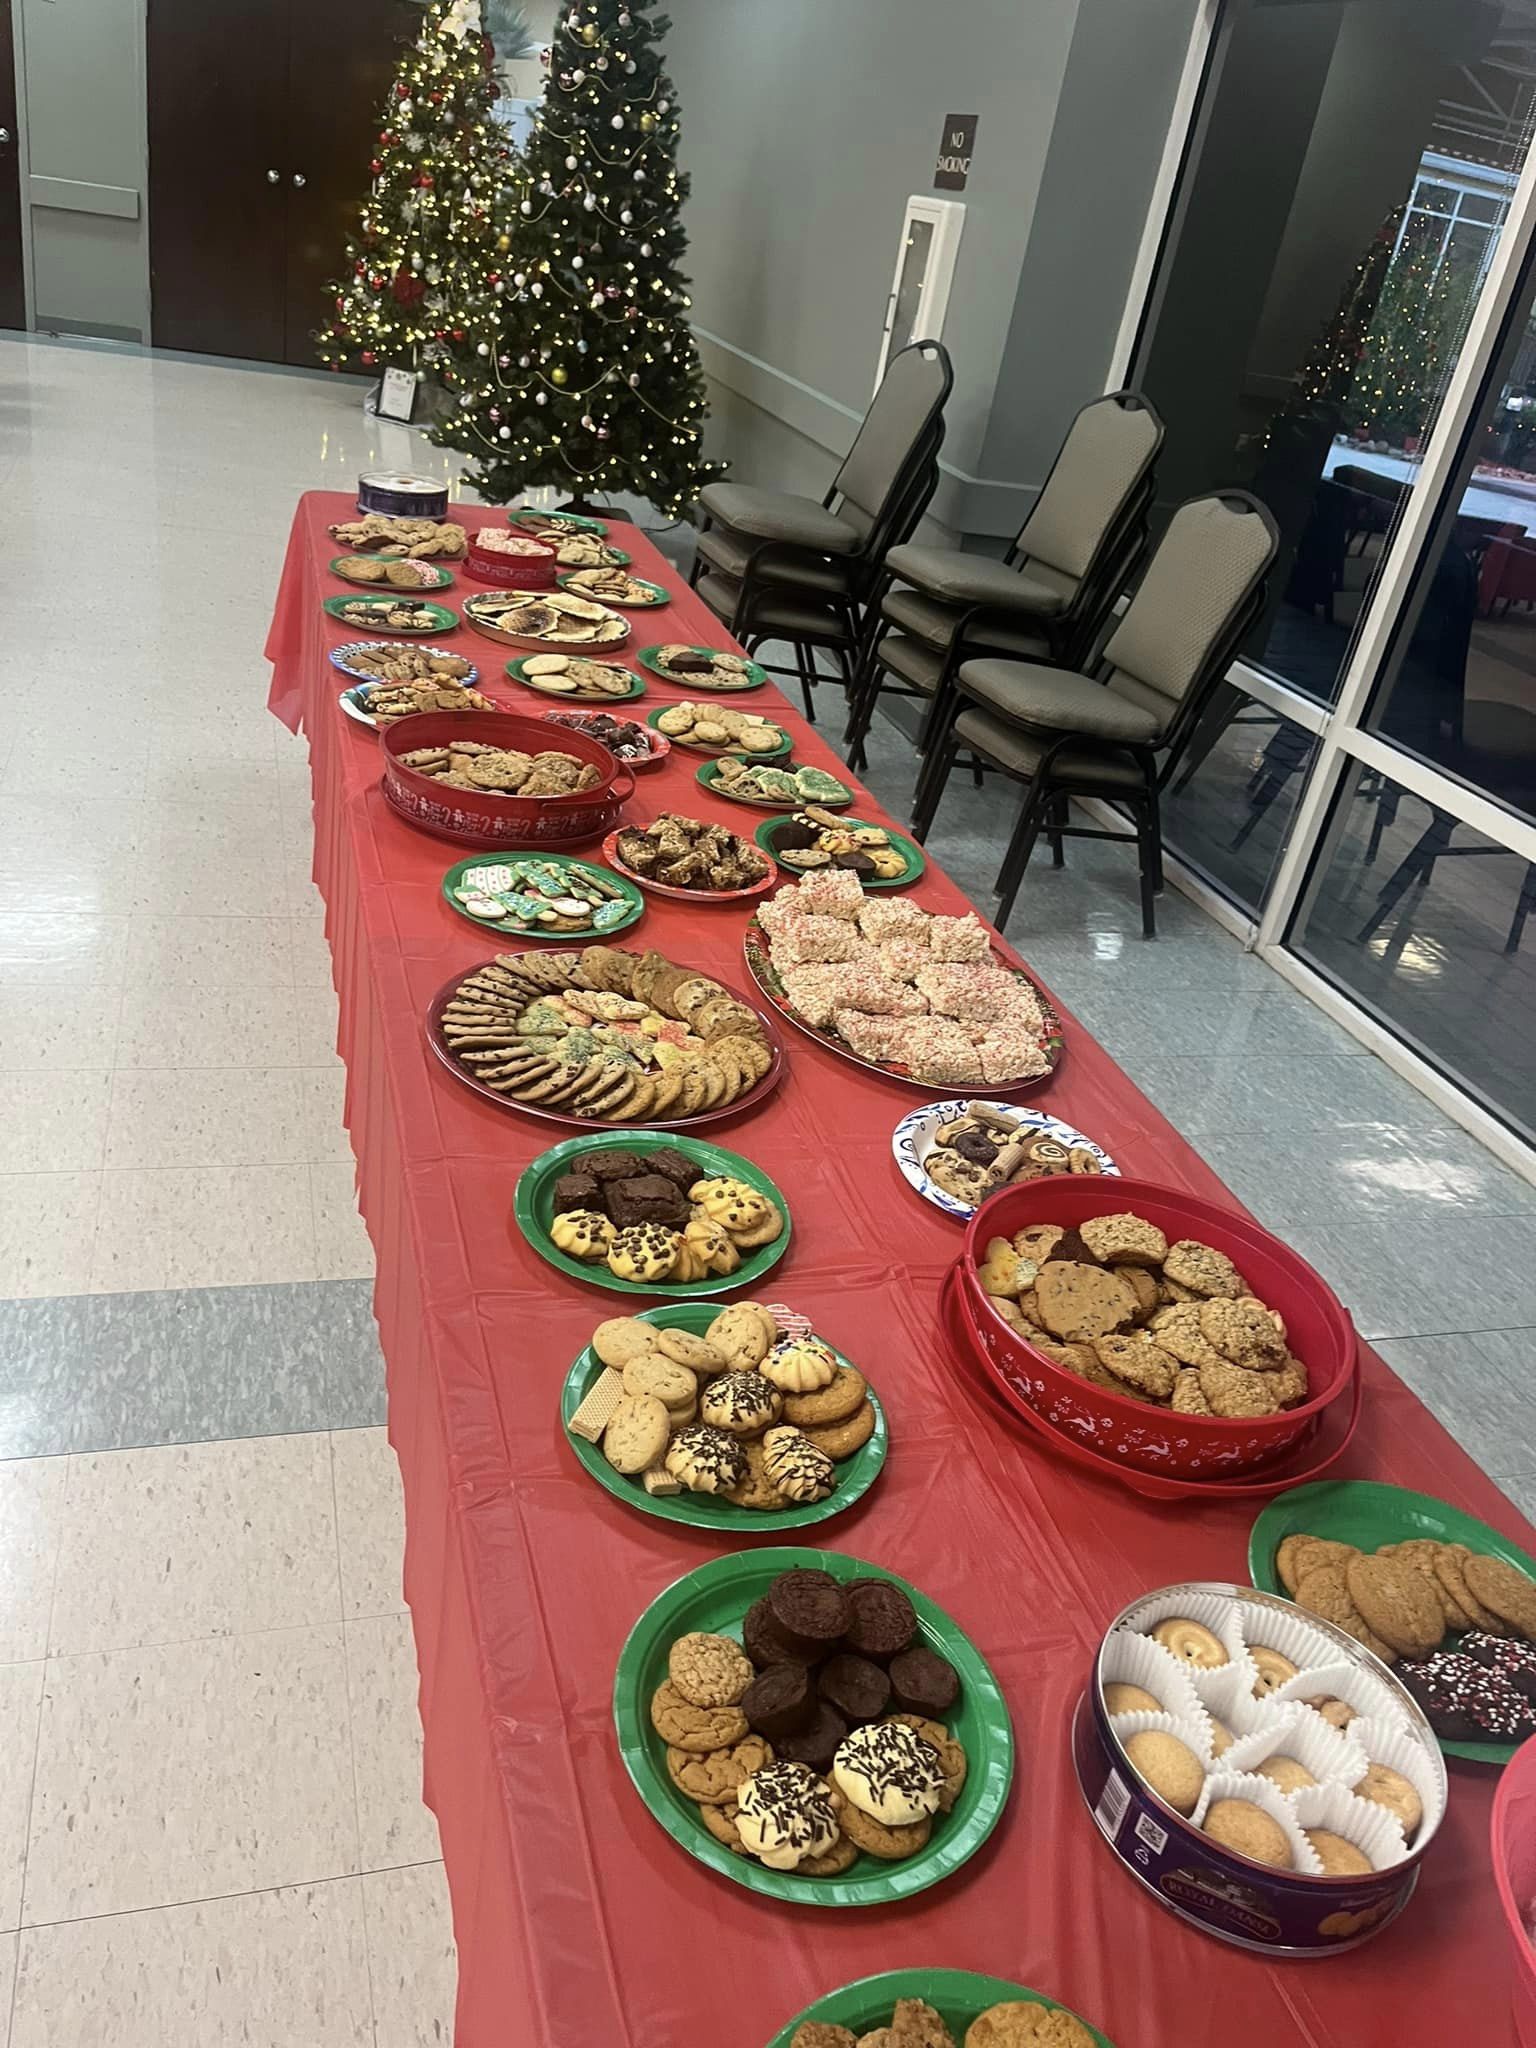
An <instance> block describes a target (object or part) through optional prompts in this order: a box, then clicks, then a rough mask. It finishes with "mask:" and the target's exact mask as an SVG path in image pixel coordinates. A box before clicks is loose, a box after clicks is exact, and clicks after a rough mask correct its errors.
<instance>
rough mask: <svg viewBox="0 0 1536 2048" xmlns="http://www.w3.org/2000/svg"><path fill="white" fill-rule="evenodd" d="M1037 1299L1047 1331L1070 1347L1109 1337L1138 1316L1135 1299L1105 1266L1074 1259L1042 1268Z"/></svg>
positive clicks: (1038, 1278) (1053, 1262)
mask: <svg viewBox="0 0 1536 2048" xmlns="http://www.w3.org/2000/svg"><path fill="white" fill-rule="evenodd" d="M1035 1299H1036V1300H1037V1302H1038V1303H1039V1305H1040V1320H1041V1322H1042V1323H1043V1324H1044V1325H1045V1327H1046V1329H1048V1330H1049V1331H1050V1333H1051V1335H1052V1336H1053V1337H1059V1338H1062V1339H1063V1340H1064V1341H1065V1342H1067V1343H1070V1344H1087V1343H1091V1342H1092V1341H1093V1339H1094V1338H1095V1337H1105V1336H1108V1334H1109V1333H1110V1331H1111V1330H1118V1329H1120V1328H1121V1327H1122V1325H1124V1324H1126V1323H1128V1322H1129V1321H1130V1319H1131V1317H1132V1316H1133V1315H1134V1314H1135V1313H1136V1297H1135V1295H1134V1294H1132V1292H1131V1290H1130V1288H1129V1287H1127V1286H1126V1284H1125V1282H1124V1281H1123V1280H1117V1279H1116V1278H1115V1276H1114V1274H1113V1273H1108V1272H1106V1271H1105V1270H1104V1268H1103V1267H1102V1266H1083V1265H1079V1264H1078V1263H1077V1262H1076V1261H1074V1260H1071V1259H1054V1260H1052V1261H1051V1262H1050V1263H1049V1264H1047V1265H1044V1266H1042V1267H1041V1268H1040V1271H1039V1274H1038V1275H1037V1276H1036V1279H1035Z"/></svg>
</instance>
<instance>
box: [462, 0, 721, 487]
mask: <svg viewBox="0 0 1536 2048" xmlns="http://www.w3.org/2000/svg"><path fill="white" fill-rule="evenodd" d="M668 26H669V24H668V22H667V21H666V20H665V19H664V18H663V17H660V16H656V15H653V14H652V12H651V4H650V0H569V4H567V5H565V6H564V7H563V10H562V12H561V14H560V15H559V17H558V18H557V20H556V23H555V34H554V41H553V44H552V46H551V48H550V51H549V76H548V78H547V79H546V81H545V86H544V97H543V99H542V101H541V102H540V107H539V113H538V116H537V119H536V121H535V125H534V130H533V133H532V135H531V136H530V137H529V140H528V145H527V149H526V151H525V153H524V155H523V157H522V159H521V160H520V162H519V163H518V165H517V167H516V171H515V174H514V187H513V190H512V193H511V197H510V203H509V205H508V206H507V208H506V211H505V215H504V217H503V219H502V222H501V232H500V234H499V237H498V240H497V243H496V249H497V252H498V253H497V259H496V263H495V264H494V265H493V266H492V267H491V268H489V269H487V270H486V271H484V272H483V273H482V274H481V276H480V277H479V278H478V279H476V280H472V293H471V298H470V301H469V303H468V304H467V305H466V306H465V308H464V309H463V313H464V316H463V318H462V319H461V320H459V321H458V322H457V323H456V324H457V325H458V326H460V327H461V328H462V329H463V330H464V332H465V336H466V339H465V341H464V342H463V344H462V345H460V344H457V343H456V344H455V347H454V349H453V357H452V361H451V362H450V363H449V364H447V365H446V366H445V367H444V370H443V372H442V375H443V381H444V383H445V385H446V386H447V387H448V389H449V391H450V392H451V393H452V395H453V398H454V400H455V402H454V403H453V404H452V405H450V407H449V409H448V412H447V416H446V417H445V418H443V419H442V420H441V421H440V422H439V424H438V425H437V426H436V427H435V428H433V430H432V436H431V438H432V439H433V440H434V441H435V442H437V443H438V445H439V446H441V447H449V448H457V449H459V450H461V451H462V452H463V453H464V454H465V455H467V456H469V457H470V459H471V462H472V464H473V467H472V469H471V471H470V481H471V482H472V483H473V484H474V487H475V489H476V490H477V491H478V492H479V493H480V495H481V496H482V497H484V498H486V499H487V500H489V501H490V502H491V503H493V504H505V503H506V502H508V501H509V500H510V499H512V498H514V497H516V496H517V495H518V494H519V493H520V492H523V491H527V490H530V489H533V488H535V487H537V486H540V485H554V486H556V487H557V488H559V489H560V490H562V491H564V492H566V493H568V494H570V495H571V496H572V497H573V498H574V500H575V502H576V504H577V506H578V507H579V506H581V505H584V504H586V503H588V502H589V500H590V499H591V497H592V495H593V494H595V493H606V492H612V491H629V492H633V493H634V494H635V495H636V496H637V497H641V498H645V499H647V500H648V501H649V502H650V503H651V504H653V505H655V506H656V507H657V508H658V509H659V510H660V511H662V512H666V513H671V514H673V515H676V514H678V513H681V512H683V511H685V510H686V509H687V507H688V506H689V505H690V504H691V503H692V501H693V499H694V498H695V497H696V496H697V495H698V492H699V490H700V489H701V488H702V487H703V485H704V484H706V483H707V482H708V481H709V480H710V478H711V477H713V476H716V475H718V474H719V473H720V465H719V464H712V463H706V462H704V461H703V459H702V457H701V453H700V439H701V436H702V433H703V428H704V421H705V416H706V406H705V397H704V376H703V372H702V370H701V369H700V367H699V359H698V354H697V351H696V350H695V348H694V345H693V338H692V335H691V333H690V331H689V326H688V318H687V314H688V307H689V305H690V304H691V301H690V299H689V297H688V291H687V280H686V279H685V278H684V277H683V275H682V272H681V270H680V269H679V265H680V263H681V261H682V256H683V250H684V246H685V241H684V235H683V230H682V225H681V214H682V208H683V203H684V201H685V200H686V198H687V196H688V180H687V178H686V177H684V176H683V175H682V174H681V173H680V172H679V170H678V168H677V136H678V119H677V98H676V94H675V93H674V91H673V88H672V84H671V82H670V80H669V79H668V77H667V74H666V72H665V71H664V70H663V68H662V63H661V54H660V44H661V40H662V38H663V37H664V35H665V34H666V31H667V28H668Z"/></svg>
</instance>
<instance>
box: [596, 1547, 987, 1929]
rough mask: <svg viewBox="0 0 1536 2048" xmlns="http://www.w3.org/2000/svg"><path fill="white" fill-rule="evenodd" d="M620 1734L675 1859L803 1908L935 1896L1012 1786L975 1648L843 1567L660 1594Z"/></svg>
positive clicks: (867, 1573)
mask: <svg viewBox="0 0 1536 2048" xmlns="http://www.w3.org/2000/svg"><path fill="white" fill-rule="evenodd" d="M855 1582H862V1586H861V1587H860V1589H859V1590H858V1591H854V1590H853V1588H854V1585H855ZM877 1588H878V1589H879V1590H876V1589H877ZM685 1637H686V1638H690V1639H691V1640H690V1641H689V1642H688V1644H687V1645H686V1646H683V1645H682V1644H681V1643H680V1639H682V1638H685ZM701 1637H702V1638H705V1639H707V1646H705V1645H701V1644H700V1642H699V1639H700V1638H701ZM721 1638H723V1639H724V1647H723V1648H721V1647H717V1646H718V1644H719V1641H720V1639H721ZM743 1645H744V1646H745V1649H746V1654H745V1655H742V1654H741V1647H742V1646H743ZM870 1665H873V1666H874V1667H875V1669H874V1671H873V1672H871V1671H870V1670H869V1669H867V1668H866V1667H868V1666H870ZM701 1667H702V1668H701ZM764 1680H771V1682H770V1683H764ZM801 1680H806V1681H807V1682H805V1683H801ZM701 1697H702V1698H704V1699H707V1700H710V1701H718V1702H720V1704H719V1705H714V1706H705V1707H702V1708H701V1707H699V1706H697V1705H696V1704H695V1703H694V1702H695V1700H696V1699H698V1698H701ZM893 1710H894V1712H893ZM895 1714H903V1715H905V1716H906V1717H907V1718H906V1719H905V1720H904V1721H900V1722H897V1723H896V1725H897V1726H898V1727H899V1728H900V1729H901V1731H902V1732H901V1733H900V1734H893V1733H890V1732H888V1731H889V1729H890V1726H891V1723H892V1721H893V1719H894V1716H895ZM614 1724H615V1728H616V1730H617V1734H618V1741H619V1748H620V1752H621V1754H622V1756H623V1759H624V1765H625V1768H626V1769H627V1771H628V1772H629V1775H630V1778H631V1780H632V1781H633V1783H634V1786H635V1789H636V1791H637V1792H638V1793H639V1795H640V1797H641V1799H642V1800H643V1801H644V1802H645V1805H646V1807H647V1808H648V1809H649V1811H650V1813H651V1815H652V1816H653V1818H654V1819H655V1820H656V1821H657V1822H658V1823H659V1824H660V1825H661V1826H662V1827H663V1828H664V1829H665V1830H666V1832H667V1833H668V1834H669V1835H671V1836H672V1838H673V1839H674V1841H676V1842H678V1843H679V1844H680V1845H681V1846H682V1847H683V1848H684V1849H686V1850H687V1852H688V1853H689V1855H691V1856H694V1857H696V1858H697V1859H698V1860H699V1861H700V1862H702V1863H705V1864H708V1865H709V1866H710V1867H711V1868H712V1869H714V1870H716V1871H718V1872H720V1873H721V1874H722V1875H723V1876H725V1877H728V1878H730V1879H732V1880H733V1881H734V1882H735V1883H737V1884H740V1885H744V1886H746V1887H747V1888H748V1889H749V1890H752V1891H756V1892H761V1893H764V1894H766V1895H767V1896H769V1897H770V1898H776V1899H784V1900H789V1901H792V1902H794V1903H796V1904H800V1905H809V1906H866V1905H883V1904H887V1903H889V1902H890V1901H892V1900H895V1899H902V1898H910V1897H912V1896H913V1895H914V1894H916V1893H918V1892H921V1891H926V1890H927V1889H928V1887H929V1886H930V1885H934V1884H938V1883H939V1882H941V1881H942V1880H943V1879H944V1878H946V1877H948V1876H950V1875H951V1874H952V1873H953V1872H954V1871H956V1870H958V1869H959V1868H960V1867H961V1866H962V1865H963V1864H964V1863H966V1862H967V1861H968V1860H969V1858H970V1857H972V1856H973V1855H975V1853H976V1851H977V1850H978V1849H979V1848H980V1847H981V1845H982V1843H983V1842H984V1841H985V1840H986V1839H987V1837H988V1836H989V1835H990V1834H991V1832H992V1830H993V1829H994V1828H995V1827H996V1825H997V1823H998V1820H999V1819H1000V1817H1001V1815H1002V1810H1003V1806H1004V1804H1005V1803H1006V1800H1007V1797H1008V1791H1009V1787H1010V1785H1011V1783H1012V1780H1013V1766H1014V1748H1013V1730H1012V1725H1011V1723H1010V1721H1009V1717H1008V1709H1007V1706H1006V1704H1005V1703H1004V1700H1003V1695H1002V1692H1001V1689H1000V1688H999V1686H998V1683H997V1680H996V1678H995V1677H994V1676H993V1674H992V1671H991V1669H990V1667H989V1666H988V1665H987V1663H986V1661H985V1659H984V1658H983V1657H982V1656H981V1654H980V1652H979V1651H978V1650H977V1649H976V1647H975V1645H974V1644H973V1643H972V1642H971V1641H970V1639H969V1638H968V1637H967V1636H966V1635H965V1634H964V1632H963V1631H962V1630H961V1629H959V1628H958V1627H957V1626H956V1625H955V1623H954V1622H953V1621H951V1620H950V1618H949V1616H948V1615H947V1614H945V1613H944V1611H943V1610H942V1608H940V1607H938V1606H936V1605H935V1604H934V1602H932V1601H931V1600H928V1599H926V1598H925V1597H924V1595H923V1594H921V1593H920V1592H918V1591H917V1589H916V1588H915V1587H913V1586H910V1585H908V1584H907V1583H906V1581H905V1580H903V1579H899V1578H897V1577H896V1575H895V1574H894V1573H892V1572H886V1571H881V1570H880V1569H879V1568H878V1567H876V1566H873V1565H869V1564H865V1563H863V1562H862V1561H861V1560H859V1559H858V1558H853V1557H848V1556H846V1555H844V1554H843V1553H842V1552H838V1551H824V1550H798V1549H788V1548H770V1549H762V1550H752V1551H742V1552H738V1553H736V1554H735V1555H732V1556H729V1557H720V1558H715V1559H713V1560H712V1561H711V1562H710V1563H708V1564H705V1565H701V1566H700V1567H699V1568H698V1570H696V1571H693V1572H690V1573H688V1574H687V1576H686V1577H685V1578H682V1579H679V1580H678V1581H677V1582H676V1583H675V1584H674V1585H672V1586H670V1587H668V1588H667V1590H666V1591H665V1592H664V1593H662V1594H661V1595H660V1596H659V1597H658V1598H657V1599H656V1600H654V1601H653V1602H652V1603H651V1605H650V1606H649V1607H648V1608H647V1609H646V1610H645V1612H644V1613H643V1614H642V1615H641V1616H640V1618H639V1620H638V1621H637V1622H636V1623H635V1626H634V1628H633V1629H632V1630H631V1631H630V1635H629V1638H628V1640H627V1641H626V1643H625V1645H624V1648H623V1650H622V1652H621V1654H620V1657H619V1662H618V1669H617V1672H616V1674H615V1678H614ZM766 1729H772V1730H776V1731H778V1734H777V1740H775V1736H774V1735H772V1734H768V1733H765V1732H763V1731H764V1730H766ZM828 1771H830V1772H831V1777H830V1779H829V1778H828V1777H826V1776H825V1775H823V1774H824V1773H826V1772H828ZM760 1773H770V1774H771V1775H769V1776H766V1777H760V1775H759V1774H760ZM850 1787H851V1788H852V1791H851V1792H850ZM754 1845H756V1847H755V1852H754ZM764 1857H770V1858H772V1859H773V1860H772V1862H769V1861H764V1860H762V1859H763V1858H764ZM807 1860H809V1861H810V1862H811V1863H812V1865H813V1869H812V1870H811V1871H807V1870H806V1869H804V1868H803V1867H800V1866H801V1865H803V1864H804V1863H805V1862H806V1861H807Z"/></svg>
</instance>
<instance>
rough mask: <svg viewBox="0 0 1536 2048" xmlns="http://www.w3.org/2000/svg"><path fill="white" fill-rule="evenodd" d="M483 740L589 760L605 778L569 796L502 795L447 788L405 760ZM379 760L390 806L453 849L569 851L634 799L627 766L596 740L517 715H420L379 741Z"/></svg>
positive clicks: (615, 819)
mask: <svg viewBox="0 0 1536 2048" xmlns="http://www.w3.org/2000/svg"><path fill="white" fill-rule="evenodd" d="M461 739H465V740H481V741H483V742H484V743H485V744H486V745H487V746H493V747H509V748H515V749H518V750H519V751H521V752H523V753H526V754H544V753H555V752H558V753H562V754H574V755H575V756H576V758H577V760H579V761H589V762H590V763H591V764H592V766H593V767H594V768H596V769H597V770H598V771H599V773H600V775H601V777H602V780H601V781H600V782H598V783H595V784H594V785H593V787H592V788H591V789H583V790H577V791H575V792H573V793H572V794H571V795H569V796H531V797H520V796H499V795H496V794H494V793H493V792H491V791H489V790H487V791H485V792H484V793H482V792H481V791H479V790H473V789H444V787H443V785H442V784H441V783H440V782H439V781H437V780H436V779H435V778H434V777H433V776H430V775H422V774H421V773H419V772H418V770H416V769H414V768H411V767H408V766H407V765H406V763H405V761H404V760H403V759H402V758H401V757H402V755H405V754H410V753H414V752H415V751H416V749H417V748H418V747H437V746H444V745H446V744H447V743H448V742H449V741H450V740H461ZM379 746H380V751H381V753H382V754H383V757H384V773H383V776H382V778H381V787H382V788H383V791H384V796H385V799H386V801H387V802H388V803H389V804H390V806H391V808H392V809H394V810H395V811H397V812H398V813H399V815H400V816H401V817H403V818H405V819H406V820H407V821H408V822H409V823H411V824H413V825H420V826H421V827H422V829H423V830H424V831H427V832H433V833H436V834H437V836H438V837H439V838H440V839H451V840H453V841H454V842H455V843H456V844H457V845H460V846H468V847H474V848H477V849H481V850H485V851H491V850H493V849H495V848H497V847H506V848H509V849H518V848H533V847H549V846H568V845H576V844H578V843H580V842H581V841H583V840H587V839H596V838H598V837H599V836H600V835H601V834H602V833H604V832H608V831H611V830H612V829H613V827H614V826H615V825H616V824H617V823H618V819H619V813H620V811H621V810H622V809H623V807H624V805H625V804H626V803H627V802H628V801H629V799H630V797H632V796H633V795H634V793H635V778H634V776H633V774H632V773H631V772H630V770H629V768H628V767H626V766H625V765H623V764H622V763H621V762H618V761H616V760H615V759H614V757H613V755H612V754H610V753H609V751H608V749H607V748H606V747H605V746H604V745H603V744H602V742H601V741H600V740H595V739H593V738H592V737H591V736H590V735H589V734H587V733H584V732H574V731H571V730H570V729H568V728H567V727H564V726H562V727H560V728H559V729H558V732H557V733H556V732H554V731H552V730H551V728H550V727H549V726H547V725H545V724H544V722H543V720H542V719H538V718H524V717H521V716H520V715H519V714H518V713H517V712H515V711H419V712H417V713H416V714H415V716H414V717H411V718H402V719H400V720H399V721H398V722H397V723H396V724H394V725H391V726H388V727H386V729H385V730H384V731H383V732H381V733H380V735H379Z"/></svg>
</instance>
